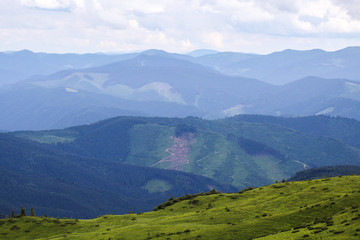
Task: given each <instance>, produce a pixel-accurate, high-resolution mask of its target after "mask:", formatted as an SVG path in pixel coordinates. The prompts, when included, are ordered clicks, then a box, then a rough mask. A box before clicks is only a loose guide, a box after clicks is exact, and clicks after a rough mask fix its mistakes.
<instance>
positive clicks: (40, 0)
mask: <svg viewBox="0 0 360 240" xmlns="http://www.w3.org/2000/svg"><path fill="white" fill-rule="evenodd" d="M77 2H79V1H73V0H21V4H23V5H24V6H26V7H33V8H40V9H48V10H56V9H68V8H72V7H74V6H75V5H76V3H77Z"/></svg>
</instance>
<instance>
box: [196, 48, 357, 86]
mask: <svg viewBox="0 0 360 240" xmlns="http://www.w3.org/2000/svg"><path fill="white" fill-rule="evenodd" d="M222 54H223V53H219V54H214V55H208V56H203V57H202V59H201V58H197V62H198V63H202V64H204V65H206V66H210V67H212V68H214V69H216V70H218V71H220V72H222V73H225V74H229V75H237V76H243V77H249V78H256V79H260V80H262V81H265V82H267V83H271V84H276V85H282V84H286V83H289V82H292V81H295V80H297V79H300V78H304V77H307V76H317V77H322V78H346V79H351V80H360V67H359V63H360V47H348V48H345V49H341V50H338V51H334V52H326V51H323V50H319V49H314V50H307V51H298V50H284V51H281V52H275V53H271V54H267V55H250V56H247V55H242V54H240V55H239V56H244V58H243V59H236V58H233V59H227V60H224V61H222V60H221V59H223V56H222ZM234 55H235V56H237V54H234ZM217 57H218V58H219V59H216V58H217ZM214 59H215V60H214Z"/></svg>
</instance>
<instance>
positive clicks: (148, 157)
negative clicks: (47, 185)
mask: <svg viewBox="0 0 360 240" xmlns="http://www.w3.org/2000/svg"><path fill="white" fill-rule="evenodd" d="M13 134H15V135H16V136H19V137H24V138H29V139H32V140H35V141H39V142H43V143H48V144H52V145H53V146H55V147H57V148H59V149H61V150H63V151H68V152H72V153H76V154H80V155H83V156H87V157H96V158H102V159H109V160H113V161H118V162H122V163H127V164H132V165H137V166H147V167H157V168H163V169H173V170H180V171H185V172H190V173H196V174H201V175H203V176H207V177H211V178H213V179H215V180H217V181H219V182H222V183H226V184H232V185H233V186H235V187H237V188H244V187H249V186H261V185H265V184H270V183H273V182H275V181H276V180H281V179H283V178H285V179H286V178H288V177H290V176H291V175H293V174H295V173H296V172H297V171H300V170H303V169H304V168H308V167H320V166H327V165H339V164H353V165H360V150H359V149H356V148H354V147H350V146H348V145H346V144H344V143H342V142H340V141H337V140H334V139H329V138H326V137H321V136H313V135H307V134H305V133H301V132H297V131H295V130H292V129H288V128H284V127H281V126H277V125H272V124H260V123H246V122H230V121H228V120H213V121H210V120H202V119H199V118H184V119H180V118H143V117H142V118H140V117H118V118H113V119H108V120H105V121H101V122H98V123H95V124H91V125H83V126H78V127H72V128H68V129H64V130H52V131H39V132H16V133H13Z"/></svg>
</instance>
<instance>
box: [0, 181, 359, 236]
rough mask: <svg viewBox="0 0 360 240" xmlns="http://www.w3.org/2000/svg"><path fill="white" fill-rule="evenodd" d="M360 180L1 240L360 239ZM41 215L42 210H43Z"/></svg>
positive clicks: (60, 226)
mask: <svg viewBox="0 0 360 240" xmlns="http://www.w3.org/2000/svg"><path fill="white" fill-rule="evenodd" d="M359 200H360V176H346V177H345V176H344V177H335V178H324V179H319V180H307V181H301V182H284V183H275V184H273V185H269V186H264V187H260V188H254V189H251V188H249V189H244V190H242V191H240V192H238V193H215V194H209V193H208V194H204V193H202V194H197V195H185V196H183V197H180V198H176V199H173V198H170V199H169V200H168V201H167V202H165V203H164V204H162V205H161V206H160V207H158V208H157V209H158V210H156V211H152V212H146V213H132V214H126V215H106V216H101V217H98V218H95V219H86V220H85V219H84V220H78V219H59V218H49V217H15V218H6V219H3V220H0V239H76V240H77V239H104V240H105V239H106V240H109V239H359V238H360V201H359ZM35 211H36V209H35Z"/></svg>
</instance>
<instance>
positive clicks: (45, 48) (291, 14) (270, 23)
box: [0, 0, 360, 54]
mask: <svg viewBox="0 0 360 240" xmlns="http://www.w3.org/2000/svg"><path fill="white" fill-rule="evenodd" d="M347 46H360V0H152V1H149V0H0V51H10V50H22V49H29V50H31V51H34V52H53V53H66V52H72V53H87V52H88V53H93V52H105V53H110V52H114V53H115V52H116V53H122V52H132V51H141V50H146V49H162V50H165V51H168V52H177V53H187V52H190V51H192V50H195V49H214V50H218V51H233V52H246V53H260V54H266V53H271V52H274V51H281V50H284V49H297V50H308V49H315V48H320V49H324V50H327V51H334V50H339V49H342V48H345V47H347Z"/></svg>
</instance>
